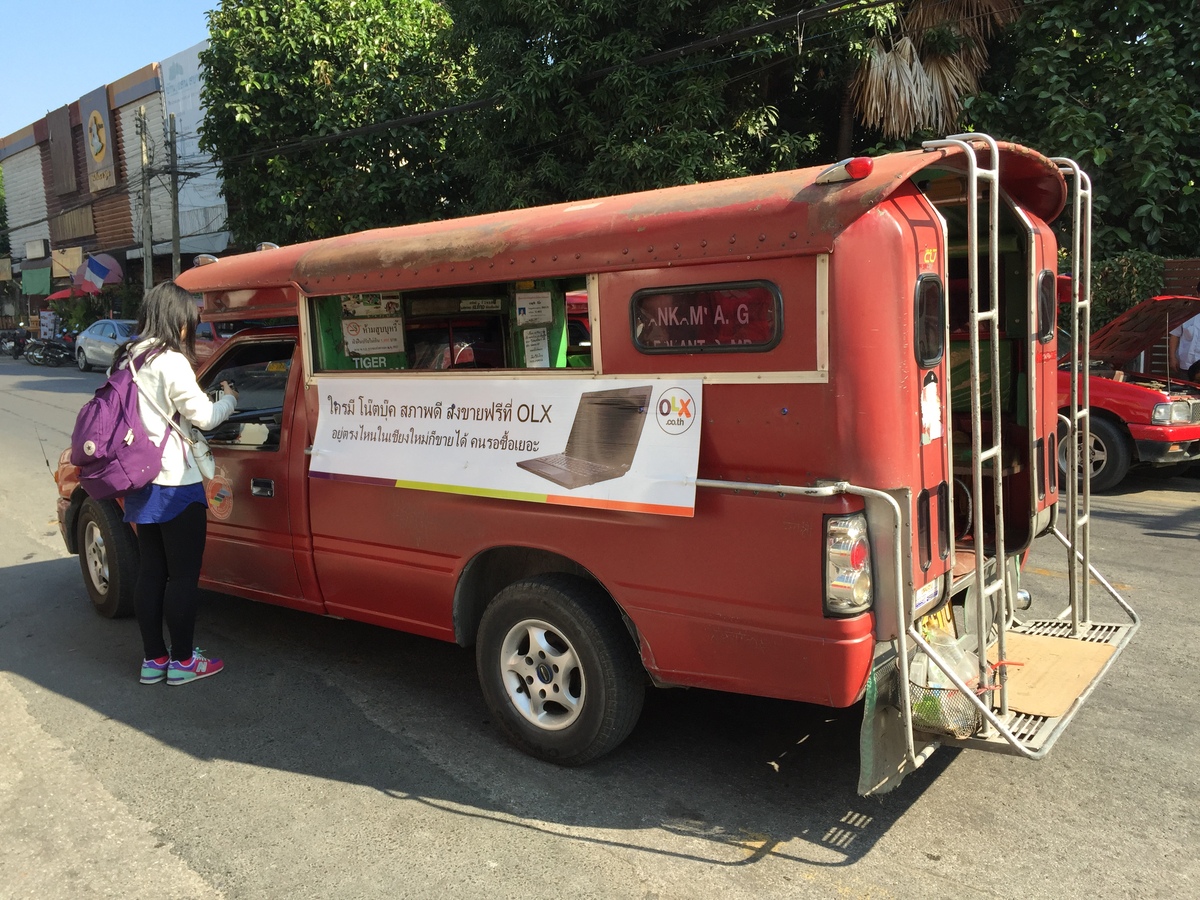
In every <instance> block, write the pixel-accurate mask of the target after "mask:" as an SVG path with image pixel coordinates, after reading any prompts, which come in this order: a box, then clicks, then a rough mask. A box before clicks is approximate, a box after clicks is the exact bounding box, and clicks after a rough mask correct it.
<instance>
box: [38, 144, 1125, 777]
mask: <svg viewBox="0 0 1200 900" xmlns="http://www.w3.org/2000/svg"><path fill="white" fill-rule="evenodd" d="M1090 196H1091V195H1090V188H1089V182H1088V179H1087V176H1086V175H1085V174H1084V173H1083V172H1082V171H1081V170H1080V169H1079V168H1078V166H1076V165H1075V164H1074V163H1072V162H1070V161H1069V160H1062V159H1048V158H1046V157H1045V156H1042V155H1041V154H1039V153H1037V152H1035V151H1034V150H1031V149H1028V148H1025V147H1021V146H1016V145H1013V144H1007V143H999V142H997V141H994V140H993V139H991V138H989V137H987V136H984V135H977V134H967V135H957V136H954V137H950V138H947V139H945V140H938V141H932V142H929V143H927V144H925V145H924V146H923V147H922V148H921V149H917V150H912V151H907V152H897V153H888V154H885V155H883V156H878V157H875V158H868V157H857V158H853V159H848V160H844V161H842V162H840V163H837V164H834V165H830V166H828V167H817V168H811V169H802V170H798V171H788V172H778V173H774V174H768V175H761V176H755V177H749V178H740V179H734V180H729V181H723V182H718V183H712V184H696V185H687V186H683V187H677V188H668V189H663V190H656V191H649V192H645V193H637V194H628V195H624V196H615V197H603V198H596V199H586V200H580V201H578V202H573V203H565V204H560V205H557V206H548V207H542V208H536V209H524V210H511V211H506V212H500V213H495V214H491V215H484V216H477V217H472V218H464V219H455V220H448V221H440V222H429V223H423V224H418V225H406V226H401V227H395V228H384V229H378V230H374V231H366V232H362V233H358V234H349V235H344V236H341V237H334V238H329V239H325V240H318V241H313V242H310V243H305V244H299V245H294V246H287V247H278V248H277V247H273V246H272V247H267V248H266V249H262V250H260V251H258V252H252V253H246V254H244V255H239V256H232V257H229V258H226V259H220V260H217V259H211V258H210V259H203V258H202V259H201V260H199V261H198V263H203V264H198V265H197V266H195V267H194V268H191V269H189V270H188V271H186V272H185V273H184V274H183V275H181V276H180V278H179V284H180V285H182V286H183V287H185V288H186V289H187V290H189V291H193V292H195V293H196V294H197V295H199V296H202V297H203V304H204V306H203V317H204V319H205V320H206V321H210V322H223V321H239V320H246V319H254V320H260V321H261V320H273V319H278V318H281V317H290V318H293V319H295V320H296V322H297V324H296V325H295V326H291V327H281V328H257V329H249V330H245V331H242V332H240V333H238V334H236V335H234V336H233V337H231V338H230V339H229V340H228V341H227V342H225V343H223V344H222V345H221V346H220V347H219V348H217V349H216V351H215V353H214V355H213V357H212V359H211V360H209V361H208V362H207V364H206V365H205V367H204V369H203V370H202V372H201V383H202V385H204V386H205V387H206V388H211V389H213V390H216V389H217V386H218V385H219V383H220V382H221V381H222V380H228V381H232V382H234V383H235V385H236V387H237V389H238V391H239V395H240V398H239V402H238V410H237V412H236V413H235V414H234V415H233V417H232V418H231V419H230V420H229V421H228V422H226V423H224V424H223V425H221V426H220V427H219V428H217V429H216V430H215V431H213V432H212V433H210V434H209V436H208V438H209V442H210V444H211V446H212V448H213V452H214V455H215V457H216V459H217V474H216V477H214V478H213V479H212V480H211V481H210V482H208V484H207V496H208V501H209V537H208V547H207V551H206V554H205V560H204V570H203V576H202V584H203V585H204V586H205V587H207V588H211V589H213V590H216V591H221V592H225V593H229V594H234V595H238V596H241V597H246V598H249V599H252V600H259V601H264V602H268V603H275V604H279V605H281V606H287V607H292V608H295V609H301V610H308V611H310V612H314V613H318V614H321V615H328V616H337V617H341V618H347V619H354V620H358V621H361V622H369V623H374V624H377V625H381V626H384V627H387V628H395V629H400V630H403V631H408V632H412V633H415V634H419V635H425V636H428V637H431V638H437V639H440V640H445V641H453V642H456V643H458V644H460V645H462V646H463V647H474V652H475V658H476V663H477V668H478V674H479V681H480V685H481V687H482V690H483V694H484V697H485V698H486V701H487V705H488V706H489V708H490V709H491V712H492V714H493V717H494V721H495V723H496V725H497V727H498V729H499V730H500V731H501V732H503V734H504V736H505V737H506V738H507V739H508V740H510V741H511V742H513V743H514V744H516V745H517V746H519V747H520V748H522V749H523V750H525V751H527V752H528V753H530V754H533V755H534V756H536V757H540V758H542V759H546V760H552V761H555V762H559V763H563V764H567V765H579V764H583V763H586V762H588V761H589V760H593V759H595V758H597V757H599V756H601V755H602V754H605V753H607V752H609V751H611V750H613V749H614V748H616V747H617V746H618V745H619V744H620V743H621V742H622V740H624V738H625V737H626V736H627V735H628V734H629V733H630V731H631V730H632V729H633V728H634V727H635V725H636V723H637V720H638V715H639V712H640V710H641V707H642V701H643V697H644V693H645V691H646V690H647V688H648V687H651V686H658V687H664V686H682V687H699V688H708V689H714V690H721V691H730V692H735V693H743V694H753V695H758V696H764V697H775V698H783V699H787V700H794V701H801V702H804V703H810V704H821V705H825V706H829V707H848V706H851V705H853V704H857V703H861V704H862V707H863V715H864V718H863V740H862V747H863V752H862V766H861V777H860V783H859V789H860V791H862V792H863V793H869V792H872V791H882V790H886V789H888V788H889V787H891V786H892V785H894V784H896V783H897V782H898V781H899V779H900V778H902V777H903V776H904V774H906V773H907V772H909V771H912V770H913V769H914V768H916V767H917V766H919V765H921V763H922V762H923V761H924V760H925V759H926V758H927V757H928V754H929V753H930V752H931V751H932V750H933V749H934V748H935V747H937V746H938V745H942V744H951V745H956V746H960V747H972V748H980V749H987V750H994V751H999V752H1002V753H1010V754H1017V755H1021V756H1024V757H1028V758H1031V759H1037V758H1040V757H1042V756H1044V755H1045V754H1046V753H1047V752H1048V751H1049V750H1050V748H1051V746H1052V745H1053V744H1054V742H1055V740H1056V738H1057V737H1058V736H1059V734H1061V733H1062V731H1063V729H1064V728H1065V727H1066V726H1067V725H1068V723H1069V722H1070V721H1071V720H1072V718H1073V717H1074V716H1075V715H1076V714H1077V713H1078V712H1079V710H1080V708H1081V706H1082V705H1083V703H1084V701H1085V699H1086V698H1087V697H1088V696H1089V694H1091V692H1092V690H1093V688H1094V687H1095V686H1096V684H1097V683H1098V682H1099V681H1100V679H1101V678H1102V677H1103V676H1104V674H1105V672H1106V671H1107V670H1108V669H1109V668H1111V667H1112V665H1113V663H1114V661H1115V660H1116V659H1117V657H1118V656H1119V654H1120V653H1121V651H1122V650H1123V649H1124V647H1125V646H1126V645H1127V644H1128V642H1129V640H1130V639H1131V637H1132V636H1133V634H1134V632H1135V631H1136V628H1137V625H1138V620H1137V618H1136V616H1135V614H1134V613H1133V611H1132V610H1131V609H1130V608H1129V607H1128V605H1126V603H1125V602H1124V600H1123V599H1121V598H1120V597H1119V596H1118V595H1117V594H1116V592H1115V591H1112V590H1111V589H1110V588H1109V586H1108V583H1107V582H1104V581H1102V580H1101V581H1099V584H1100V585H1101V586H1102V587H1103V588H1104V591H1105V595H1107V594H1111V598H1108V599H1106V601H1105V608H1107V607H1109V606H1111V607H1112V608H1113V610H1114V616H1113V617H1114V618H1116V619H1118V621H1111V622H1110V621H1102V620H1098V619H1096V618H1094V617H1093V615H1092V604H1091V601H1092V599H1093V594H1094V593H1095V592H1094V591H1091V582H1092V579H1091V578H1089V573H1091V575H1092V576H1094V577H1098V576H1097V573H1095V570H1094V568H1093V567H1092V564H1091V562H1090V560H1089V547H1088V533H1089V528H1090V519H1089V515H1088V501H1089V492H1088V484H1087V481H1086V475H1085V477H1084V480H1082V481H1078V482H1077V481H1076V479H1074V478H1069V479H1066V482H1067V483H1062V479H1061V478H1060V476H1059V468H1058V466H1057V465H1056V462H1057V460H1058V458H1059V450H1060V447H1061V446H1063V445H1064V444H1065V446H1066V451H1065V454H1066V457H1067V458H1068V460H1069V464H1070V468H1069V469H1068V471H1071V472H1079V471H1081V467H1080V465H1079V460H1078V448H1079V447H1081V446H1088V440H1089V439H1088V430H1089V418H1088V410H1087V408H1086V407H1085V406H1084V407H1080V406H1079V405H1078V404H1075V405H1073V406H1071V407H1069V408H1068V409H1067V410H1066V411H1065V414H1064V415H1062V416H1061V417H1060V414H1059V407H1058V403H1057V389H1058V388H1057V378H1058V369H1057V357H1058V354H1057V349H1058V348H1057V337H1056V325H1057V323H1058V312H1059V304H1058V301H1059V293H1060V291H1058V290H1056V283H1057V282H1058V280H1059V279H1058V275H1059V273H1058V267H1059V245H1058V242H1057V240H1056V237H1055V232H1054V230H1052V228H1051V223H1053V222H1055V221H1056V220H1057V219H1058V218H1059V217H1060V216H1061V217H1062V218H1063V233H1064V234H1066V235H1068V236H1069V247H1068V248H1067V249H1068V250H1069V256H1070V258H1071V260H1072V261H1071V263H1070V265H1071V270H1070V272H1064V275H1066V276H1069V278H1070V292H1069V294H1070V296H1069V297H1068V298H1067V303H1066V304H1065V306H1064V307H1063V309H1064V310H1065V312H1064V316H1069V318H1070V324H1071V331H1072V333H1073V334H1081V333H1083V332H1082V329H1085V328H1086V323H1087V320H1088V314H1087V313H1088V302H1089V287H1088V269H1089V266H1088V262H1089V261H1088V239H1089V221H1090V202H1091V201H1090ZM568 295H570V297H571V302H572V304H574V306H573V307H569V306H568V299H567V298H568ZM584 302H586V306H583V307H580V306H579V304H581V303H584ZM584 317H585V318H586V322H587V333H588V337H589V341H588V342H581V341H579V340H574V341H573V340H572V339H571V336H570V329H569V327H568V326H569V324H570V320H571V319H573V318H574V319H580V318H584ZM1075 352H1083V353H1084V354H1086V342H1085V343H1084V349H1083V350H1082V351H1075ZM1072 371H1075V372H1079V371H1084V372H1086V371H1087V364H1086V359H1085V360H1082V361H1081V364H1080V365H1077V366H1076V367H1075V368H1074V369H1073V370H1072ZM1077 393H1078V392H1076V395H1077ZM1082 470H1083V471H1085V472H1086V467H1082ZM58 480H59V487H60V494H61V497H60V500H59V509H58V512H59V521H60V523H61V527H62V533H63V537H64V538H65V540H66V542H67V546H68V547H69V548H70V550H71V551H73V552H77V553H78V554H79V558H80V564H81V568H82V572H83V577H84V581H85V584H86V585H87V589H88V591H89V593H90V595H91V599H92V601H93V602H94V604H95V606H96V608H97V609H98V610H99V611H100V612H101V613H103V614H104V615H109V616H115V615H123V614H127V613H129V612H130V611H131V599H130V595H131V592H132V588H133V578H134V571H135V561H134V554H135V552H136V545H135V543H134V540H133V537H132V534H131V533H130V532H129V530H128V526H126V525H124V524H122V523H121V521H120V515H119V509H118V508H117V506H116V505H115V504H114V503H111V502H98V501H96V500H95V499H92V498H89V497H87V496H86V494H85V493H84V492H82V491H81V490H80V489H79V487H78V482H77V480H76V479H75V478H74V473H73V471H72V470H71V468H70V466H69V463H66V461H65V460H64V464H63V465H62V466H61V467H60V469H59V472H58ZM1039 539H1040V540H1042V541H1046V542H1050V543H1053V544H1056V545H1061V548H1062V549H1063V552H1064V557H1065V559H1064V563H1063V566H1064V571H1066V573H1067V575H1068V577H1067V578H1066V579H1064V580H1063V581H1062V596H1061V597H1055V598H1044V597H1039V598H1038V599H1039V601H1053V602H1054V605H1055V608H1056V609H1057V608H1058V602H1059V601H1061V608H1062V609H1063V613H1062V614H1061V615H1057V616H1055V615H1053V614H1051V615H1050V617H1049V618H1033V617H1026V618H1022V617H1021V614H1022V612H1023V611H1024V609H1023V608H1024V607H1026V606H1027V602H1026V601H1027V600H1029V599H1030V598H1029V596H1028V592H1027V589H1026V588H1025V587H1022V581H1021V578H1022V573H1021V565H1020V563H1021V561H1022V559H1023V557H1024V556H1025V554H1026V553H1027V551H1029V549H1030V548H1031V546H1032V545H1033V544H1034V542H1035V541H1036V540H1039ZM1044 605H1045V603H1043V602H1039V604H1038V606H1039V608H1040V607H1042V606H1044Z"/></svg>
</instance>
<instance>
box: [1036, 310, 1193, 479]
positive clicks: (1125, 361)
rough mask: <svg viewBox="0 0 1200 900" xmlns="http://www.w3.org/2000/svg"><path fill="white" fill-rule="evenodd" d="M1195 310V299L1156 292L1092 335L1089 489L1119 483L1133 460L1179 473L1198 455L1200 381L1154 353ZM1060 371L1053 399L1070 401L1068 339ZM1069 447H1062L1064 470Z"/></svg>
mask: <svg viewBox="0 0 1200 900" xmlns="http://www.w3.org/2000/svg"><path fill="white" fill-rule="evenodd" d="M1197 314H1200V297H1183V296H1161V297H1151V298H1150V299H1149V300H1144V301H1142V302H1141V303H1139V304H1138V305H1137V306H1135V307H1133V308H1132V309H1129V310H1126V311H1125V312H1124V313H1122V314H1121V315H1120V316H1118V317H1117V318H1116V319H1114V320H1113V321H1111V322H1109V323H1108V324H1107V325H1105V326H1104V327H1103V328H1101V329H1099V330H1098V331H1097V332H1096V333H1095V334H1093V335H1092V338H1091V341H1090V342H1089V350H1090V356H1091V360H1090V367H1089V375H1090V377H1089V378H1088V390H1089V391H1090V393H1091V398H1090V399H1091V403H1090V408H1091V446H1090V448H1089V453H1088V458H1089V461H1090V465H1091V470H1092V490H1094V491H1105V490H1110V489H1112V488H1114V487H1116V486H1117V485H1118V484H1120V482H1121V481H1122V480H1123V479H1124V478H1125V476H1126V474H1127V473H1128V472H1129V470H1130V468H1131V467H1133V466H1139V465H1140V466H1147V467H1151V466H1152V467H1155V468H1157V469H1158V470H1160V471H1163V472H1167V471H1169V472H1171V473H1177V472H1180V471H1182V470H1183V469H1186V468H1188V467H1189V466H1190V465H1191V464H1192V462H1193V461H1194V460H1197V459H1200V386H1197V385H1195V384H1192V383H1191V382H1189V381H1186V380H1185V378H1186V375H1184V377H1182V378H1181V376H1180V375H1179V374H1178V373H1176V372H1169V373H1168V372H1167V371H1165V368H1166V361H1165V360H1156V359H1155V358H1154V352H1153V351H1154V348H1155V347H1156V346H1157V345H1159V344H1164V343H1165V342H1166V339H1167V334H1168V332H1169V331H1170V330H1171V329H1173V328H1175V327H1177V326H1179V325H1181V324H1183V323H1184V322H1186V321H1187V320H1188V319H1190V318H1192V317H1193V316H1195V315H1197ZM1064 346H1065V347H1067V348H1068V349H1067V351H1066V353H1065V354H1064V355H1063V356H1062V360H1061V364H1060V368H1059V373H1058V405H1059V408H1060V410H1061V411H1062V412H1063V413H1064V414H1066V413H1067V412H1068V410H1069V407H1070V403H1071V353H1070V349H1069V347H1070V343H1069V338H1068V339H1066V340H1062V339H1060V341H1059V347H1060V349H1061V348H1062V347H1064ZM1066 452H1067V445H1066V444H1065V443H1064V444H1063V445H1062V446H1061V447H1060V448H1059V468H1060V470H1061V471H1063V472H1066V470H1067V463H1066Z"/></svg>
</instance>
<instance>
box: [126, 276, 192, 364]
mask: <svg viewBox="0 0 1200 900" xmlns="http://www.w3.org/2000/svg"><path fill="white" fill-rule="evenodd" d="M199 322H200V309H199V307H198V306H197V305H196V298H195V297H194V296H192V295H191V294H189V293H188V292H187V291H185V290H184V289H183V288H181V287H180V286H179V285H177V284H176V283H175V282H174V281H164V282H162V284H156V285H155V286H154V287H152V288H150V290H148V291H146V295H145V296H144V297H143V298H142V309H141V312H139V313H138V320H137V333H136V334H135V335H134V337H132V338H130V339H129V340H128V341H126V342H125V343H124V344H123V345H122V346H121V349H120V351H118V353H117V356H116V359H114V360H113V367H114V368H116V367H117V365H118V364H119V363H121V362H122V361H123V360H124V359H125V357H126V356H128V355H129V348H130V346H131V345H133V344H135V343H140V342H142V341H147V340H148V341H150V342H151V343H150V347H149V353H150V356H157V355H158V354H159V353H162V352H163V351H164V350H175V351H177V352H179V353H182V354H183V355H184V356H186V357H187V358H188V359H189V360H190V361H191V362H192V363H193V364H194V363H195V361H196V325H197V324H198V323H199Z"/></svg>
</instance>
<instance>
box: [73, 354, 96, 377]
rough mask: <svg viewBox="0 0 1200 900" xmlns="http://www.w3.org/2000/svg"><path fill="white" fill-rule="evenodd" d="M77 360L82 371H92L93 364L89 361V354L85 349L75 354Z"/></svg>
mask: <svg viewBox="0 0 1200 900" xmlns="http://www.w3.org/2000/svg"><path fill="white" fill-rule="evenodd" d="M75 362H76V363H78V364H79V371H80V372H90V371H92V364H91V363H90V362H88V361H87V354H86V353H84V352H83V350H80V351H79V352H78V353H77V354H75Z"/></svg>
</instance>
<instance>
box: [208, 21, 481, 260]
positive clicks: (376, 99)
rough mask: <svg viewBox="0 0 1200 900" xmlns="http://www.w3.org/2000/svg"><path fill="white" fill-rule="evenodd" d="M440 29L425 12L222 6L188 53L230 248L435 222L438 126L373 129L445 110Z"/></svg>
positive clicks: (456, 73) (442, 173)
mask: <svg viewBox="0 0 1200 900" xmlns="http://www.w3.org/2000/svg"><path fill="white" fill-rule="evenodd" d="M449 27H450V19H449V16H448V15H447V13H446V11H445V9H444V8H443V7H442V6H441V5H439V4H438V3H436V2H433V0H222V2H221V4H220V6H219V7H218V8H217V9H215V10H213V11H212V12H211V13H209V30H210V37H209V40H210V44H209V47H208V49H207V50H206V51H204V52H203V53H202V54H201V62H202V63H203V65H204V69H205V82H204V88H203V99H204V104H205V118H204V124H203V126H202V129H201V135H202V136H201V147H202V148H203V149H205V150H207V151H209V152H211V153H212V154H213V155H214V157H215V158H216V159H217V161H218V165H219V167H220V172H221V176H222V178H223V180H224V193H225V197H226V200H227V202H228V204H229V207H230V215H229V222H230V227H231V230H232V231H233V233H234V237H235V241H237V242H239V243H241V244H242V245H243V246H245V245H250V244H253V243H255V242H257V241H263V240H269V241H275V242H278V243H293V242H296V241H303V240H309V239H312V238H317V237H325V236H328V235H333V234H342V233H346V232H350V231H356V230H360V229H364V228H370V227H375V226H380V225H390V224H398V223H402V222H412V221H419V220H423V219H429V218H437V217H439V216H442V215H445V214H446V210H447V205H448V203H449V200H448V198H449V197H450V196H452V193H453V192H452V190H451V188H450V185H449V184H448V176H447V171H446V167H445V165H444V162H445V156H444V151H445V120H444V119H441V118H434V119H433V120H432V121H428V122H423V123H416V124H395V125H392V126H390V127H377V126H379V125H380V123H387V122H392V121H394V120H397V119H406V118H410V117H415V116H420V115H421V114H422V113H426V112H429V111H431V110H437V109H440V108H442V107H445V106H448V105H450V104H451V103H453V102H454V101H455V97H456V95H457V92H458V90H459V83H460V79H461V78H462V72H463V67H462V65H461V64H460V63H459V62H458V61H455V60H452V58H451V57H450V55H449V54H448V53H447V52H446V51H445V48H444V45H443V40H444V38H445V36H446V35H447V33H448V29H449ZM354 129H362V130H360V131H354ZM344 132H351V133H350V134H349V135H344V136H342V137H339V138H337V139H333V140H328V137H329V136H331V135H335V134H341V133H344Z"/></svg>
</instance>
